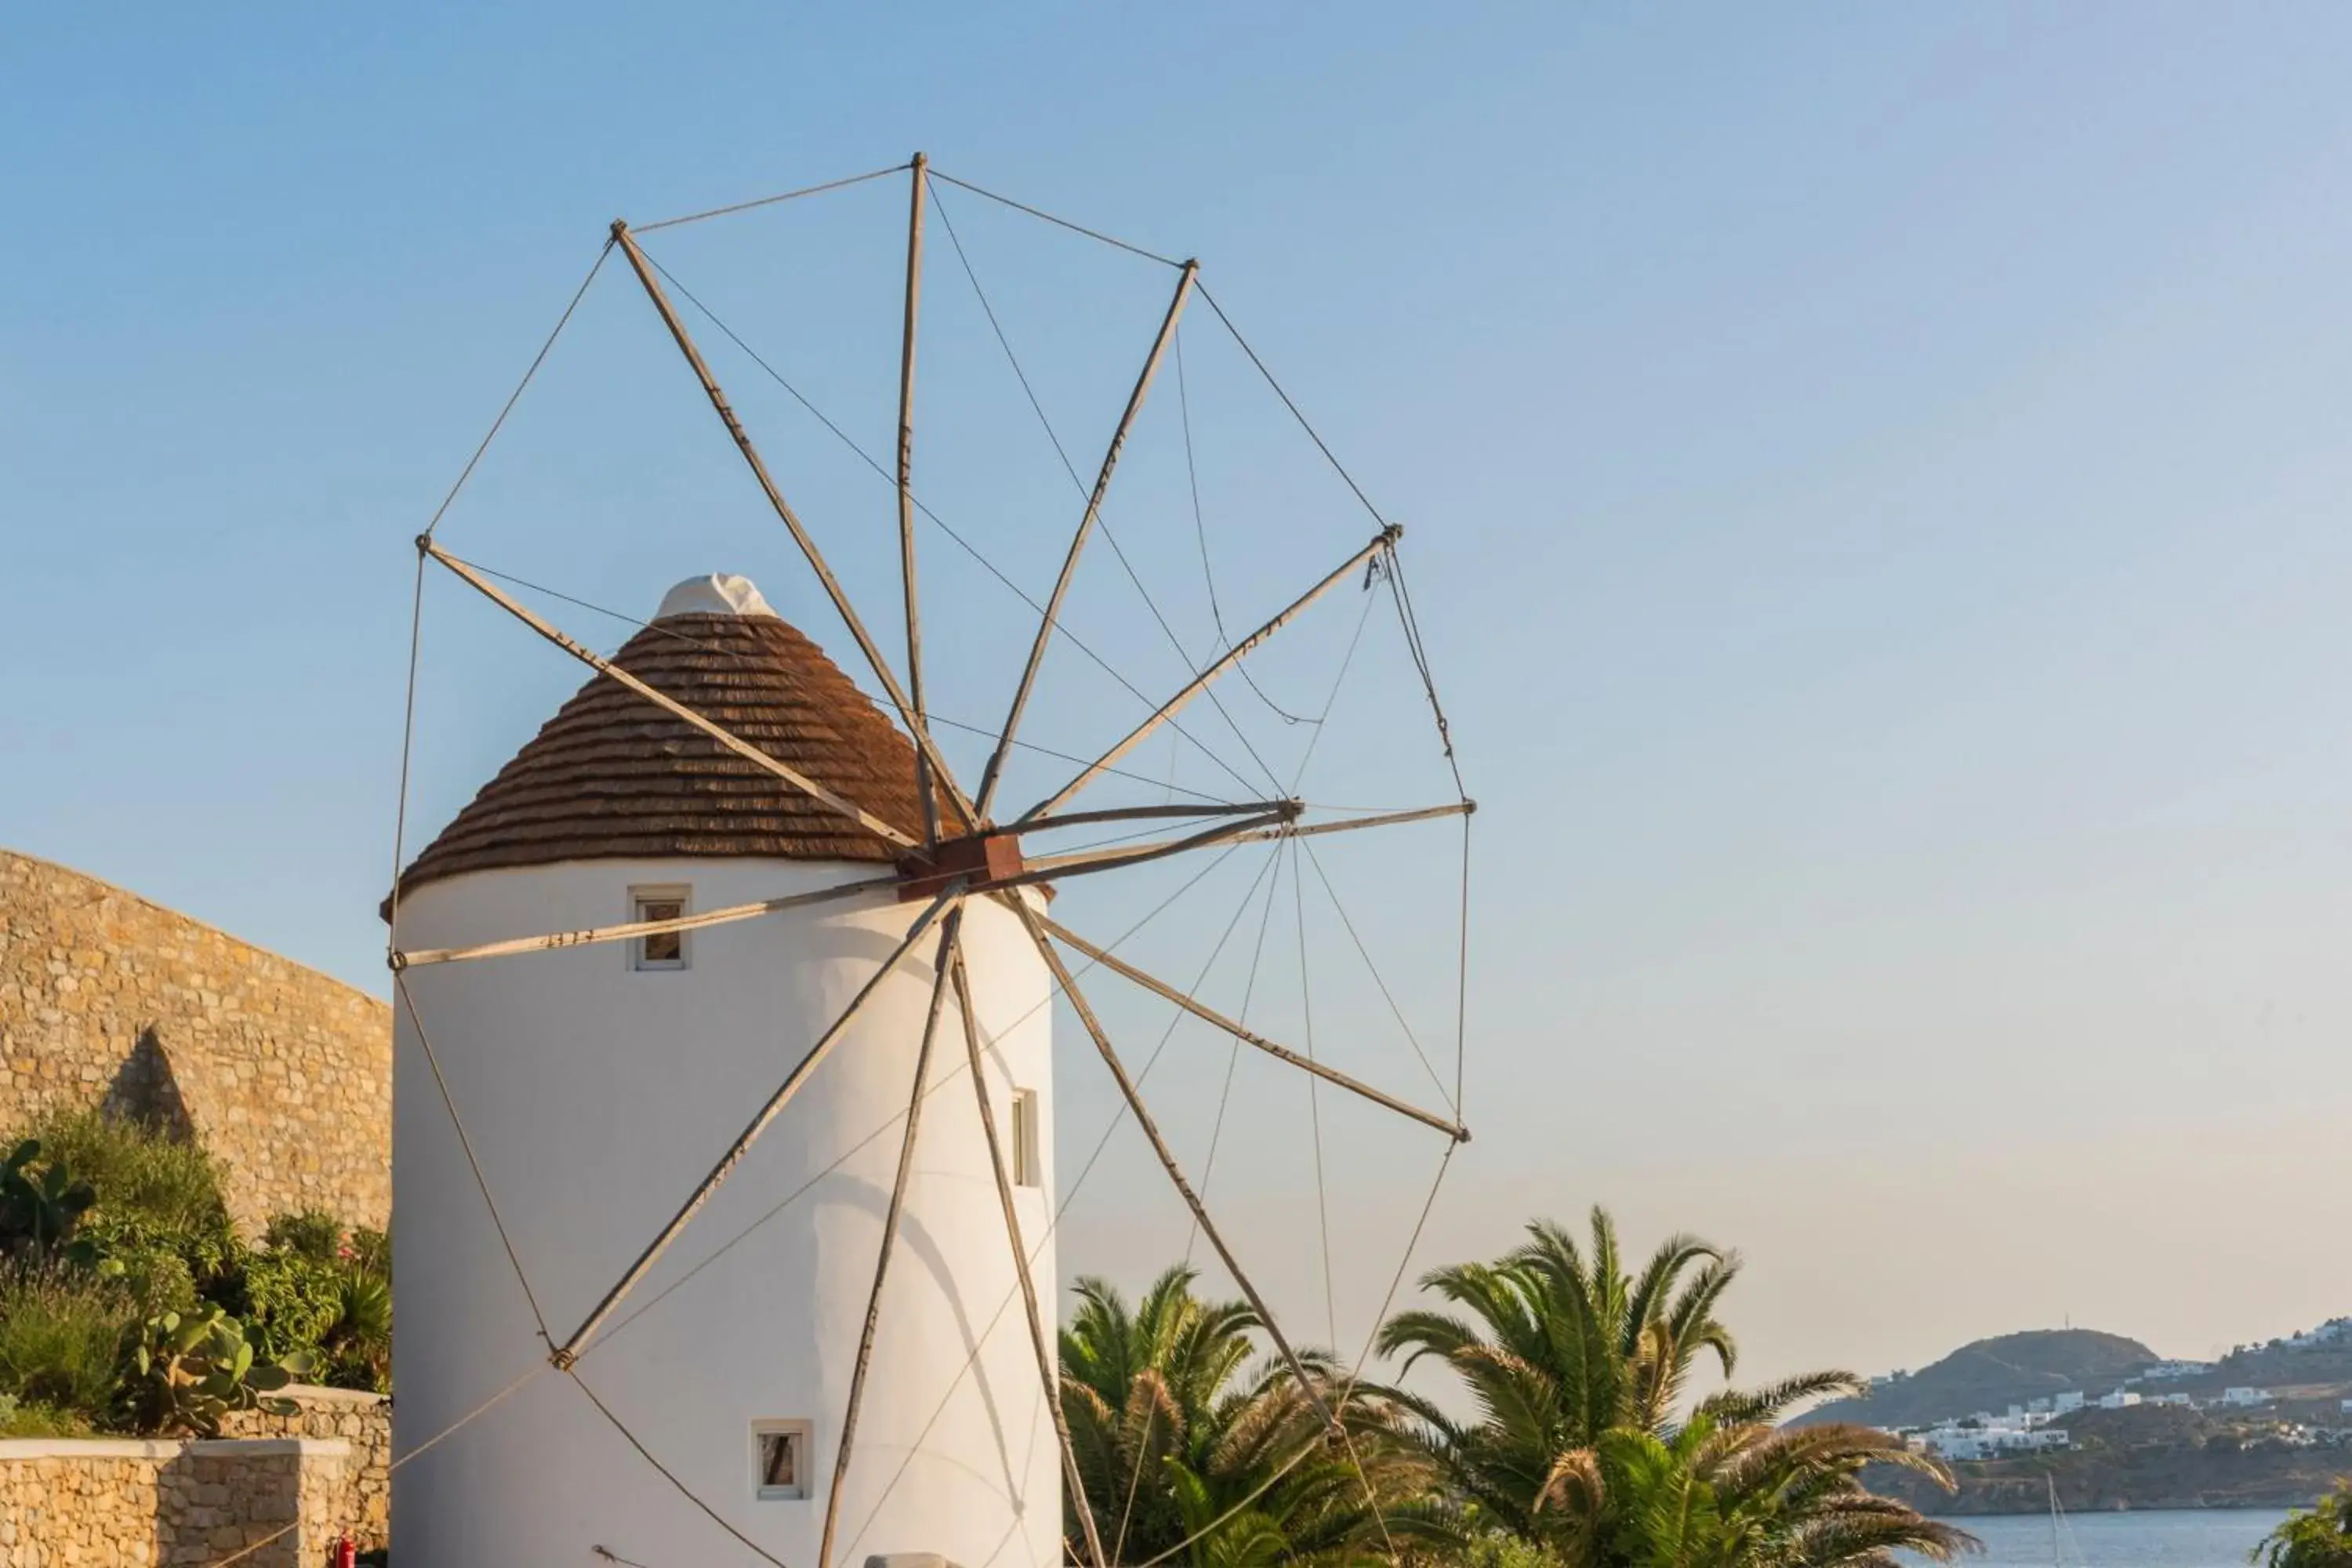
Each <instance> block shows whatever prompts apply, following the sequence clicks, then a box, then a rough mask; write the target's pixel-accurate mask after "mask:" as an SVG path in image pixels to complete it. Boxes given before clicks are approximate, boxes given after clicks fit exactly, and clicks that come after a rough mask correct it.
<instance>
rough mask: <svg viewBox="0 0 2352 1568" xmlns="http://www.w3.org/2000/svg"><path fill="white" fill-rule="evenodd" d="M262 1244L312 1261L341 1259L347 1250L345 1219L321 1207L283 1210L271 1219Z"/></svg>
mask: <svg viewBox="0 0 2352 1568" xmlns="http://www.w3.org/2000/svg"><path fill="white" fill-rule="evenodd" d="M261 1245H262V1246H264V1247H268V1249H269V1250H270V1251H272V1252H280V1253H291V1254H293V1255H294V1256H296V1257H298V1258H307V1259H308V1260H310V1262H312V1263H340V1262H341V1261H342V1257H343V1252H344V1247H343V1222H342V1221H341V1220H340V1219H337V1218H336V1217H335V1216H334V1215H331V1214H326V1213H323V1212H322V1211H320V1210H318V1209H308V1210H305V1211H304V1212H303V1213H301V1214H282V1215H278V1216H277V1217H276V1218H275V1219H273V1220H271V1221H270V1222H269V1228H268V1230H267V1231H265V1232H263V1233H262V1238H261Z"/></svg>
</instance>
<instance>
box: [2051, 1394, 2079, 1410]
mask: <svg viewBox="0 0 2352 1568" xmlns="http://www.w3.org/2000/svg"><path fill="white" fill-rule="evenodd" d="M2050 1408H2051V1411H2052V1413H2053V1414H2054V1415H2065V1414H2066V1412H2068V1411H2069V1410H2080V1409H2081V1408H2083V1395H2082V1394H2081V1393H2080V1392H2079V1391H2077V1390H2074V1389H2069V1390H2067V1391H2066V1392H2065V1393H2063V1394H2058V1395H2056V1396H2054V1397H2053V1399H2052V1400H2051V1402H2050Z"/></svg>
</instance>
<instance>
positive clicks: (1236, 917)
mask: <svg viewBox="0 0 2352 1568" xmlns="http://www.w3.org/2000/svg"><path fill="white" fill-rule="evenodd" d="M1238 848H1239V846H1238V845H1236V846H1235V847H1234V849H1228V850H1226V851H1225V852H1224V853H1223V855H1220V856H1218V857H1217V862H1216V863H1218V864H1221V863H1223V861H1224V860H1226V859H1229V858H1231V857H1232V856H1233V855H1234V852H1235V849H1238ZM1275 861H1276V856H1274V855H1268V856H1267V857H1266V858H1265V862H1264V863H1263V864H1261V865H1260V866H1259V868H1258V870H1257V875H1256V876H1255V877H1254V878H1252V879H1251V880H1250V885H1249V887H1248V888H1247V889H1245V890H1244V892H1243V894H1242V900H1241V902H1240V903H1239V904H1238V905H1236V906H1235V907H1234V914H1233V918H1232V919H1231V920H1229V921H1226V922H1225V929H1224V931H1223V932H1222V933H1221V934H1220V935H1219V936H1218V938H1217V942H1216V945H1215V946H1214V947H1213V948H1211V949H1210V950H1209V956H1208V958H1207V959H1206V961H1204V962H1203V963H1202V965H1201V970H1200V973H1198V974H1197V975H1195V976H1194V977H1193V980H1192V989H1193V990H1195V991H1197V990H1199V989H1200V988H1201V986H1202V984H1203V983H1204V982H1206V981H1207V979H1208V977H1209V971H1210V969H1211V968H1212V967H1213V966H1214V964H1215V963H1216V962H1217V959H1218V957H1219V956H1220V955H1221V954H1222V953H1223V952H1224V950H1225V943H1226V942H1230V941H1231V940H1232V939H1233V934H1234V931H1235V929H1237V928H1238V927H1239V926H1240V924H1241V921H1242V917H1243V916H1244V914H1246V913H1248V911H1249V906H1250V905H1251V904H1252V903H1253V902H1255V900H1256V898H1257V890H1258V886H1259V884H1260V883H1261V882H1263V881H1264V880H1265V876H1266V874H1267V873H1268V872H1269V871H1271V870H1272V869H1273V868H1274V865H1275ZM1214 868H1215V865H1214V864H1213V865H1212V867H1211V869H1214ZM1206 875H1207V872H1205V871H1204V872H1202V876H1206ZM1193 880H1194V881H1198V880H1199V878H1197V877H1196V878H1195V879H1193ZM1187 886H1188V887H1189V886H1190V884H1189V883H1188V884H1187ZM1180 890H1181V889H1180ZM1163 907H1165V906H1163ZM1154 912H1155V913H1156V912H1157V911H1154ZM1146 919H1150V917H1149V916H1147V917H1146ZM1140 929H1141V925H1140V923H1139V924H1138V925H1137V926H1136V927H1134V928H1131V929H1130V930H1129V931H1128V932H1127V934H1126V935H1125V936H1122V937H1120V938H1119V941H1120V942H1125V941H1126V940H1127V937H1128V936H1132V935H1134V934H1135V931H1138V930H1140ZM1114 945H1116V944H1114ZM1092 968H1093V965H1092V964H1089V965H1088V966H1087V968H1086V969H1081V970H1079V971H1077V972H1076V973H1075V974H1073V975H1072V977H1071V978H1073V979H1076V978H1077V977H1078V975H1083V974H1086V973H1090V972H1091V970H1092ZM1056 989H1058V986H1057V987H1056ZM1047 1000H1048V1001H1049V1002H1050V1000H1051V998H1050V997H1048V999H1047ZM1040 1005H1044V1004H1040ZM1036 1011H1037V1008H1035V1007H1032V1008H1031V1009H1030V1010H1029V1011H1028V1012H1027V1013H1024V1014H1023V1015H1022V1016H1021V1018H1019V1019H1015V1020H1014V1021H1013V1025H1012V1026H1009V1027H1008V1028H1007V1029H1005V1030H1000V1031H999V1036H1000V1037H1002V1036H1003V1034H1005V1033H1009V1032H1010V1028H1011V1027H1018V1026H1019V1025H1020V1024H1021V1023H1022V1022H1023V1021H1024V1020H1026V1019H1027V1018H1029V1017H1031V1016H1034V1014H1035V1013H1036ZM1184 1016H1185V1015H1184V1013H1183V1011H1182V1009H1181V1008H1179V1009H1177V1010H1176V1011H1175V1013H1174V1014H1173V1015H1172V1016H1171V1017H1170V1018H1169V1020H1168V1027H1167V1028H1166V1029H1165V1030H1163V1031H1161V1033H1160V1040H1159V1043H1158V1044H1157V1045H1156V1046H1154V1047H1152V1051H1151V1055H1150V1057H1149V1058H1146V1059H1145V1061H1144V1064H1143V1069H1142V1070H1141V1071H1140V1072H1139V1073H1137V1074H1136V1078H1135V1083H1136V1088H1137V1089H1138V1090H1140V1089H1142V1087H1143V1085H1144V1084H1145V1083H1147V1082H1148V1081H1150V1078H1151V1069H1152V1068H1154V1067H1156V1066H1158V1065H1159V1062H1160V1057H1161V1055H1162V1054H1163V1053H1164V1052H1165V1051H1166V1050H1167V1048H1168V1042H1169V1041H1170V1040H1171V1039H1172V1038H1174V1037H1175V1034H1176V1026H1177V1025H1178V1024H1179V1023H1181V1022H1182V1020H1183V1018H1184ZM1127 1115H1128V1106H1127V1102H1126V1101H1125V1100H1121V1101H1120V1102H1119V1104H1118V1107H1117V1109H1115V1110H1113V1111H1112V1112H1111V1119H1110V1121H1109V1122H1108V1123H1107V1124H1106V1125H1105V1126H1104V1128H1103V1131H1102V1136H1101V1137H1099V1138H1097V1140H1096V1141H1095V1146H1094V1150H1093V1152H1091V1153H1089V1154H1088V1155H1087V1163H1086V1164H1085V1165H1084V1166H1082V1167H1081V1168H1080V1169H1079V1171H1078V1174H1077V1177H1076V1180H1074V1181H1072V1182H1071V1183H1070V1184H1069V1188H1068V1190H1067V1191H1066V1192H1065V1193H1064V1194H1062V1198H1061V1201H1060V1202H1059V1203H1057V1204H1056V1205H1055V1207H1054V1212H1053V1214H1052V1215H1050V1216H1049V1217H1048V1218H1047V1220H1046V1222H1045V1232H1044V1234H1042V1235H1041V1236H1040V1237H1038V1238H1037V1245H1036V1247H1034V1248H1032V1249H1031V1251H1030V1253H1029V1261H1030V1266H1031V1267H1032V1268H1034V1267H1035V1264H1036V1260H1037V1258H1038V1257H1039V1256H1040V1255H1042V1254H1043V1253H1044V1251H1045V1246H1046V1244H1047V1243H1048V1242H1050V1241H1051V1240H1052V1239H1053V1238H1054V1237H1055V1234H1056V1233H1057V1232H1058V1231H1059V1230H1060V1228H1061V1224H1062V1219H1063V1217H1064V1216H1065V1215H1067V1214H1068V1213H1069V1210H1070V1205H1071V1204H1073V1203H1075V1202H1076V1200H1077V1195H1078V1194H1079V1192H1080V1191H1081V1190H1083V1189H1084V1188H1085V1186H1086V1184H1087V1178H1088V1177H1090V1176H1092V1175H1093V1174H1094V1172H1095V1167H1096V1166H1097V1164H1099V1163H1101V1161H1102V1157H1103V1152H1104V1151H1105V1150H1106V1149H1108V1148H1109V1147H1110V1141H1111V1138H1112V1135H1113V1134H1115V1133H1116V1132H1118V1129H1119V1126H1120V1124H1121V1123H1122V1122H1123V1121H1125V1120H1126V1119H1127ZM1019 1296H1020V1289H1019V1285H1018V1282H1017V1281H1016V1282H1015V1286H1014V1289H1012V1290H1010V1291H1008V1292H1006V1294H1005V1296H1004V1299H1003V1300H1001V1301H999V1302H997V1304H996V1310H995V1311H994V1312H993V1313H992V1314H991V1316H990V1317H989V1320H988V1322H987V1324H986V1325H985V1326H983V1327H982V1330H981V1331H980V1332H979V1333H978V1334H976V1335H974V1336H973V1339H972V1345H971V1352H970V1353H969V1354H967V1355H966V1356H965V1357H964V1361H963V1365H962V1366H961V1367H960V1368H959V1369H957V1372H956V1374H955V1376H954V1377H952V1378H950V1380H949V1381H948V1386H947V1391H946V1392H945V1393H943V1394H940V1402H939V1404H938V1405H936V1406H934V1407H933V1408H932V1411H931V1414H930V1416H929V1419H928V1420H926V1421H925V1422H924V1423H923V1426H922V1430H921V1431H919V1432H918V1433H917V1434H916V1435H915V1438H914V1441H913V1442H912V1443H911V1444H909V1445H908V1452H907V1458H905V1459H903V1460H901V1461H900V1462H899V1465H898V1470H897V1471H896V1472H895V1473H893V1474H892V1476H891V1477H890V1479H889V1482H888V1484H887V1485H886V1486H884V1488H883V1489H882V1494H881V1496H879V1497H877V1499H876V1500H875V1501H874V1507H873V1509H872V1510H871V1511H869V1512H868V1513H867V1514H866V1518H865V1520H864V1521H862V1522H861V1523H860V1524H859V1525H858V1527H857V1533H856V1535H854V1536H852V1537H850V1542H849V1547H848V1548H847V1549H845V1551H844V1552H843V1556H844V1557H845V1558H846V1557H848V1556H850V1555H852V1554H853V1553H854V1552H855V1551H856V1546H857V1543H858V1542H860V1541H862V1540H864V1539H865V1535H866V1530H867V1529H868V1528H870V1527H871V1526H872V1525H873V1523H874V1521H875V1520H876V1519H877V1517H879V1516H880V1514H881V1511H882V1505H883V1504H884V1503H886V1502H887V1501H888V1500H889V1498H890V1494H891V1492H892V1491H893V1490H895V1489H897V1487H898V1483H899V1481H901V1480H902V1479H905V1477H906V1474H907V1468H908V1466H909V1465H911V1464H913V1463H914V1456H915V1453H916V1451H917V1450H919V1449H920V1448H921V1447H922V1445H923V1443H924V1441H925V1439H927V1438H928V1437H929V1436H930V1433H931V1428H932V1427H933V1426H937V1425H938V1424H939V1419H940V1416H941V1415H945V1414H946V1413H947V1408H948V1405H949V1404H950V1401H952V1400H953V1399H954V1398H955V1392H956V1390H957V1389H959V1388H961V1386H963V1380H964V1379H965V1378H967V1377H969V1376H971V1369H972V1368H973V1366H975V1365H977V1364H978V1363H979V1361H980V1353H981V1351H982V1348H983V1347H984V1346H985V1345H986V1344H987V1343H988V1342H989V1340H990V1339H991V1338H992V1336H993V1335H994V1334H995V1332H996V1328H997V1325H998V1324H999V1323H1001V1322H1003V1320H1004V1314H1005V1312H1006V1311H1007V1310H1010V1309H1011V1307H1012V1305H1013V1301H1014V1300H1017V1299H1018V1298H1019ZM1113 1556H1114V1558H1115V1557H1116V1556H1117V1553H1116V1552H1114V1553H1113Z"/></svg>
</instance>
